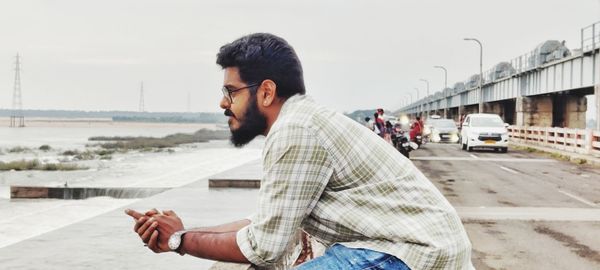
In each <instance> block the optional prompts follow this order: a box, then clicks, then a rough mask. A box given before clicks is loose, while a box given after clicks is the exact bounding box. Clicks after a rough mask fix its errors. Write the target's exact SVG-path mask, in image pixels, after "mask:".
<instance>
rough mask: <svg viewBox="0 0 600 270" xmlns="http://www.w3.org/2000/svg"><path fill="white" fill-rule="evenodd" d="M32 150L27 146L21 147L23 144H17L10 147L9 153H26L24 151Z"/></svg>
mask: <svg viewBox="0 0 600 270" xmlns="http://www.w3.org/2000/svg"><path fill="white" fill-rule="evenodd" d="M29 151H31V149H29V148H27V147H21V146H15V147H13V148H10V149H8V152H9V153H24V152H29Z"/></svg>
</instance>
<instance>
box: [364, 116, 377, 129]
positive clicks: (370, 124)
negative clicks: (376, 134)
mask: <svg viewBox="0 0 600 270" xmlns="http://www.w3.org/2000/svg"><path fill="white" fill-rule="evenodd" d="M374 125H375V123H374V122H373V121H371V117H365V127H367V128H368V129H370V130H371V131H374Z"/></svg>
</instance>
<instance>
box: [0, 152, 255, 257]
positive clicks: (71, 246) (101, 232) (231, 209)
mask: <svg viewBox="0 0 600 270" xmlns="http://www.w3.org/2000/svg"><path fill="white" fill-rule="evenodd" d="M256 162H257V161H256ZM256 162H255V163H252V162H250V163H248V164H246V165H243V166H240V167H238V168H236V169H233V170H230V171H227V172H226V173H227V174H224V175H229V176H228V178H231V179H236V178H235V176H236V175H238V176H239V177H240V178H243V179H246V178H247V177H248V174H249V173H250V172H251V171H252V170H255V169H256ZM252 168H254V169H252ZM238 173H239V174H238ZM257 193H258V190H257V189H244V188H236V189H209V188H208V178H204V179H198V181H196V182H193V183H191V184H189V185H186V186H183V187H179V188H174V189H171V190H168V191H165V192H163V193H160V194H157V195H155V196H152V197H148V198H145V199H140V200H139V201H137V202H135V203H133V204H130V205H128V206H126V207H122V208H119V209H115V210H114V211H110V212H108V213H106V214H103V215H100V216H96V217H93V218H90V219H87V220H84V221H82V222H78V223H75V224H72V225H69V226H66V227H63V228H61V229H58V230H55V231H52V232H49V233H46V234H43V235H40V236H37V237H34V238H30V239H27V240H24V241H21V242H19V243H16V244H13V245H9V246H6V247H4V248H0V269H209V268H210V267H212V266H213V265H214V261H210V260H203V259H198V258H195V257H192V256H184V257H181V256H179V255H177V254H175V253H164V254H154V253H153V252H152V251H150V250H149V249H147V248H146V247H144V245H143V243H142V242H141V240H140V239H139V238H138V236H137V234H135V233H134V232H133V231H132V229H133V225H134V223H133V221H132V219H131V217H129V216H127V215H125V214H124V212H123V210H124V209H125V208H132V209H135V210H139V211H146V210H148V209H151V208H154V207H156V208H158V209H161V210H167V209H170V210H174V211H175V212H176V213H177V214H178V215H179V216H180V217H181V218H182V220H183V222H184V225H185V226H186V227H200V226H210V225H216V224H221V223H225V222H230V221H234V220H239V219H243V218H244V217H246V216H248V215H250V214H251V213H252V211H254V209H256V206H257V205H256V204H257ZM40 222H41V223H43V222H44V220H40Z"/></svg>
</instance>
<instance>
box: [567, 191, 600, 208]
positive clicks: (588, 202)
mask: <svg viewBox="0 0 600 270" xmlns="http://www.w3.org/2000/svg"><path fill="white" fill-rule="evenodd" d="M558 192H560V193H562V194H565V195H567V196H569V197H571V198H573V199H575V200H578V201H580V202H582V203H585V204H587V205H589V206H592V207H596V206H597V205H596V204H595V203H593V202H590V201H588V200H586V199H584V198H581V197H579V196H576V195H573V194H571V193H569V192H566V191H562V190H559V191H558Z"/></svg>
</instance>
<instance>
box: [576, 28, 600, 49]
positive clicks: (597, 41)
mask: <svg viewBox="0 0 600 270" xmlns="http://www.w3.org/2000/svg"><path fill="white" fill-rule="evenodd" d="M599 46H600V22H597V23H594V24H592V25H589V26H586V27H584V28H581V50H582V52H584V53H585V52H589V51H592V52H594V51H595V50H596V48H598V47H599Z"/></svg>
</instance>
